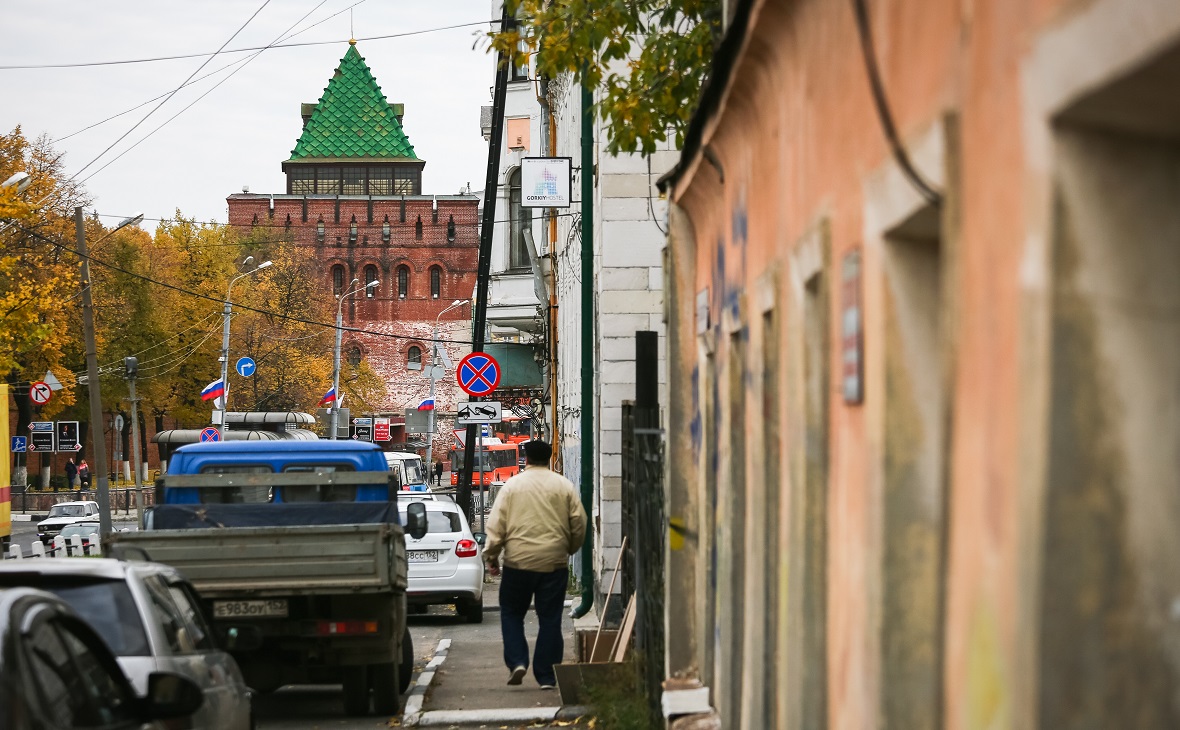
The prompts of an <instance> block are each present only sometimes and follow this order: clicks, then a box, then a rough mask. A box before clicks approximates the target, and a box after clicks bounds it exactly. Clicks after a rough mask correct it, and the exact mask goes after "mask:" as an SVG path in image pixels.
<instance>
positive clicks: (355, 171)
mask: <svg viewBox="0 0 1180 730" xmlns="http://www.w3.org/2000/svg"><path fill="white" fill-rule="evenodd" d="M344 194H345V195H364V194H365V168H363V167H346V168H344Z"/></svg>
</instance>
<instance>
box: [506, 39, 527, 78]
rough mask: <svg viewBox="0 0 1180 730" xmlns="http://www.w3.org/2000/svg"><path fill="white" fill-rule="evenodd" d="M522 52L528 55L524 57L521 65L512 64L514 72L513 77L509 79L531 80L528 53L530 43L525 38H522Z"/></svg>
mask: <svg viewBox="0 0 1180 730" xmlns="http://www.w3.org/2000/svg"><path fill="white" fill-rule="evenodd" d="M520 52H521V53H524V54H526V55H525V57H524V59H523V62H522V63H521V64H520V65H519V66H518V65H516V64H513V65H512V73H511V77H510V78H509V79H508V80H509V81H528V80H529V57H528V55H527V54H528V52H529V44H528V41H526V40H525V39H524V38H521V39H520Z"/></svg>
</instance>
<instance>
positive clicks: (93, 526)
mask: <svg viewBox="0 0 1180 730" xmlns="http://www.w3.org/2000/svg"><path fill="white" fill-rule="evenodd" d="M97 534H98V523H97V522H75V523H74V524H72V525H66V526H65V527H63V528H61V532H59V533H58V535H60V536H61V537H64V538H65V539H66V542H67V544H68V543H69V539H70V538H71V537H74V536H75V535H76V536H78V537H81V538H82V547H83V549H85V548H88V547H90V538H91V537H92V536H94V535H97Z"/></svg>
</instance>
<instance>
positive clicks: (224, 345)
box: [214, 256, 272, 431]
mask: <svg viewBox="0 0 1180 730" xmlns="http://www.w3.org/2000/svg"><path fill="white" fill-rule="evenodd" d="M252 261H254V257H253V256H247V257H246V260H245V261H244V262H243V263H245V264H249V263H251V262H252ZM271 263H272V262H270V261H263V262H262V263H261V264H259V265H258V266H257V267H255V268H253V269H250V270H249V271H247V272H245V273H243V274H238V275H237V276H235V277H234V278H232V279H230V280H229V286H227V287H226V288H225V307H224V308H223V309H222V310H221V388H222V391H223V392H222V394H221V405H222V409H221V418H215V419H214V422H215V423H217V425H219V426H221V429H222V430H223V431H224V430H226V429H227V427H228V425H229V424H227V423H226V422H225V414H226V413H229V320H230V312H231V309H232V308H231V306H230V301H229V294H230V291H231V290H232V289H233V288H234V283H235V282H237V280H238V279H241V278H243V277H246V276H249V275H250V274H255V273H258V272H259V271H262V270H263V269H265V268H266V267H268V266H270V265H271Z"/></svg>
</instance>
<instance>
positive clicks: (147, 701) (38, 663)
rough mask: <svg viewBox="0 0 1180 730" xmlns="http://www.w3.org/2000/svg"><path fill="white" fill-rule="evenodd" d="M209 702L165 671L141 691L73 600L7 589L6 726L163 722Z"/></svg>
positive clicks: (111, 726)
mask: <svg viewBox="0 0 1180 730" xmlns="http://www.w3.org/2000/svg"><path fill="white" fill-rule="evenodd" d="M22 562H24V561H22ZM63 562H64V561H63ZM78 562H84V561H78ZM203 704H204V696H203V694H202V693H201V690H200V689H199V688H198V687H197V686H196V685H195V684H194V683H193V682H192V681H191V680H189V679H185V678H184V677H180V676H178V675H175V674H167V673H162V672H156V673H153V674H151V675H150V676H149V677H148V678H147V692H146V693H145V696H143V697H140V696H139V695H138V694H137V693H136V692H135V690H134V688H132V686H131V683H130V682H129V681H128V679H127V676H126V675H125V674H124V673H123V670H122V669H121V668H120V666H119V663H118V662H117V661H116V659H115V657H114V656H113V655H112V654H111V651H110V649H109V648H108V647H107V645H106V644H105V643H104V642H103V640H102V639H101V638H99V636H98V634H97V633H95V631H94V629H93V628H91V627H90V626H89V625H88V624H87V623H86V622H85V621H83V620H82V619H81V618H79V616H78V614H77V613H76V612H75V611H74V610H73V609H71V608H70V607H69V605H67V604H66V603H65V601H62V600H61V599H60V598H57V597H56V596H54V595H52V594H49V593H46V592H44V591H39V590H36V589H33V588H7V589H0V727H2V728H5V730H63V729H65V728H81V727H85V728H97V727H101V728H105V729H107V730H123V729H124V728H127V729H130V728H144V727H148V728H156V727H165V725H163V724H157V721H164V720H172V719H180V720H182V721H183V719H184V718H188V717H190V716H192V715H193V713H195V712H197V711H198V710H199V709H200V707H201V706H202V705H203Z"/></svg>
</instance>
